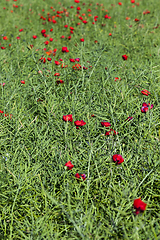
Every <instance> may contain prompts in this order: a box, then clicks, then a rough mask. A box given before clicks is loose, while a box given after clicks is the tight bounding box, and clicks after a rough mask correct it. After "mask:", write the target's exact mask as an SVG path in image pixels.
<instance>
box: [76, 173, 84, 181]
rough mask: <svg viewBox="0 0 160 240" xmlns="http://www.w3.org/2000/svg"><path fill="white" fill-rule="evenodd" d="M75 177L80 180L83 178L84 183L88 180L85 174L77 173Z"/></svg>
mask: <svg viewBox="0 0 160 240" xmlns="http://www.w3.org/2000/svg"><path fill="white" fill-rule="evenodd" d="M75 177H76V178H78V179H80V178H81V177H82V179H83V181H84V180H85V179H86V175H85V174H79V173H76V174H75Z"/></svg>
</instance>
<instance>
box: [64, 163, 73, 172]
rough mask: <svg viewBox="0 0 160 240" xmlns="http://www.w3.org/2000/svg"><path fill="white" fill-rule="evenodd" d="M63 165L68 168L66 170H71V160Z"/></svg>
mask: <svg viewBox="0 0 160 240" xmlns="http://www.w3.org/2000/svg"><path fill="white" fill-rule="evenodd" d="M64 166H66V167H67V168H68V170H71V169H72V168H73V167H74V165H73V164H72V163H71V161H68V162H67V163H66V164H65V165H64Z"/></svg>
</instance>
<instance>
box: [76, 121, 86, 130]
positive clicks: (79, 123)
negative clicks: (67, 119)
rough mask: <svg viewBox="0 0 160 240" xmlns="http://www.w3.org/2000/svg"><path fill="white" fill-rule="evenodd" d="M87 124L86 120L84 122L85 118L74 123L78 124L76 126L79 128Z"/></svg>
mask: <svg viewBox="0 0 160 240" xmlns="http://www.w3.org/2000/svg"><path fill="white" fill-rule="evenodd" d="M85 124H86V122H84V121H83V120H80V121H79V120H77V121H75V122H74V125H75V126H76V128H77V129H78V128H79V127H82V126H84V125H85Z"/></svg>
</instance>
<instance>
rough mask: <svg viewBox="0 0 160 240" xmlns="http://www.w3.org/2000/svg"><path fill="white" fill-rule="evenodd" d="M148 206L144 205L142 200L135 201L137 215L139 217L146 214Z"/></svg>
mask: <svg viewBox="0 0 160 240" xmlns="http://www.w3.org/2000/svg"><path fill="white" fill-rule="evenodd" d="M146 206H147V204H146V203H144V202H143V201H142V200H141V198H138V199H135V200H134V203H133V207H134V209H136V215H138V214H139V213H140V212H144V211H145V210H146Z"/></svg>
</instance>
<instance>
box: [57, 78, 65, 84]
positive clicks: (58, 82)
mask: <svg viewBox="0 0 160 240" xmlns="http://www.w3.org/2000/svg"><path fill="white" fill-rule="evenodd" d="M56 83H57V84H60V83H64V81H63V80H61V79H59V80H57V81H56Z"/></svg>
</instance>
